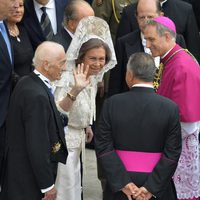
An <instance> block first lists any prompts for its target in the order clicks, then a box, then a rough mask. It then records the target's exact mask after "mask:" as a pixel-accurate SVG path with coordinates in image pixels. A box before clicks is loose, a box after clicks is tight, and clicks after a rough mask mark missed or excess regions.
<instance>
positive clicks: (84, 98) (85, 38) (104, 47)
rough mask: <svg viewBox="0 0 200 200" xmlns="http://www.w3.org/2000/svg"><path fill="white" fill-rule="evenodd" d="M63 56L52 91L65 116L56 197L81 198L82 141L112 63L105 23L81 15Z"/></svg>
mask: <svg viewBox="0 0 200 200" xmlns="http://www.w3.org/2000/svg"><path fill="white" fill-rule="evenodd" d="M66 56H67V70H66V71H65V72H64V73H63V75H62V79H61V80H60V81H59V82H57V83H55V86H56V90H55V93H54V94H55V95H54V96H55V99H56V102H57V106H58V109H59V111H60V112H62V113H65V114H67V116H68V118H69V121H68V127H67V128H66V130H65V132H66V135H65V139H66V143H67V148H68V153H69V155H68V158H67V163H66V165H64V164H62V165H59V166H58V173H57V179H56V188H57V191H58V192H57V200H64V199H65V200H81V192H82V189H81V174H80V153H81V151H82V155H83V156H82V157H83V159H82V160H83V161H84V157H85V156H84V148H85V141H86V142H90V141H91V140H92V137H93V133H92V129H91V127H90V125H91V124H92V123H93V121H94V120H95V110H96V109H95V97H96V93H97V83H98V82H101V81H102V78H103V75H104V73H105V72H107V71H108V70H110V69H111V68H113V67H114V66H115V65H116V57H115V52H114V48H113V44H112V39H111V35H110V31H109V27H108V25H107V23H106V22H105V21H104V20H102V19H100V18H97V17H93V16H91V17H86V18H83V19H82V20H81V21H80V22H79V25H78V27H77V29H76V32H75V34H74V37H73V40H72V42H71V44H70V47H69V49H68V51H67V55H66ZM81 63H82V64H81ZM77 64H79V65H78V68H77V67H76V66H77ZM75 69H76V70H75ZM83 166H84V164H83Z"/></svg>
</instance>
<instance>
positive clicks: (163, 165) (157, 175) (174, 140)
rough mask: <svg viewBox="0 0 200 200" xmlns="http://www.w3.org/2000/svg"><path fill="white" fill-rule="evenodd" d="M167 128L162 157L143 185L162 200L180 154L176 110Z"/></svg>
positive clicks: (179, 130) (179, 132) (179, 133)
mask: <svg viewBox="0 0 200 200" xmlns="http://www.w3.org/2000/svg"><path fill="white" fill-rule="evenodd" d="M168 127H169V128H168V134H167V136H166V140H165V145H164V150H163V155H162V157H161V159H160V160H159V162H158V163H157V165H156V166H155V168H154V170H153V172H152V173H151V174H150V175H149V176H148V179H147V180H146V182H145V184H144V187H145V188H146V189H147V190H148V191H150V192H151V193H152V194H153V195H155V196H156V197H158V198H159V199H160V198H161V199H162V195H163V193H164V192H165V191H163V188H167V185H168V184H169V182H170V180H171V178H172V176H173V174H174V172H175V170H176V167H177V164H178V160H179V157H180V153H181V143H182V140H181V127H180V122H179V111H178V108H176V109H175V110H174V112H172V115H171V118H170V120H169V125H168Z"/></svg>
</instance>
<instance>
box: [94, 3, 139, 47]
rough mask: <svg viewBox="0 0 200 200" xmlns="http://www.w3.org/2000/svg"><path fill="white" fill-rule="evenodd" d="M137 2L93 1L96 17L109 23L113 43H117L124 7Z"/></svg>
mask: <svg viewBox="0 0 200 200" xmlns="http://www.w3.org/2000/svg"><path fill="white" fill-rule="evenodd" d="M136 1H137V0H93V3H92V7H93V9H94V12H95V16H97V17H100V18H102V19H104V20H105V21H106V22H107V23H108V25H109V27H110V32H111V36H112V39H113V43H115V36H116V31H117V27H118V24H119V22H120V19H121V14H122V11H123V9H124V7H126V6H127V5H129V4H130V3H135V2H136Z"/></svg>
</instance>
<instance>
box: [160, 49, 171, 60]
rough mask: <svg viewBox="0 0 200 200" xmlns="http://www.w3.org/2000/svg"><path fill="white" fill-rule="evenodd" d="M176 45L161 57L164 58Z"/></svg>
mask: <svg viewBox="0 0 200 200" xmlns="http://www.w3.org/2000/svg"><path fill="white" fill-rule="evenodd" d="M173 48H174V47H172V48H171V49H170V50H169V51H167V53H165V54H164V56H162V57H161V59H163V58H164V57H165V56H166V55H167V54H168V53H169V52H170V51H171V50H172V49H173Z"/></svg>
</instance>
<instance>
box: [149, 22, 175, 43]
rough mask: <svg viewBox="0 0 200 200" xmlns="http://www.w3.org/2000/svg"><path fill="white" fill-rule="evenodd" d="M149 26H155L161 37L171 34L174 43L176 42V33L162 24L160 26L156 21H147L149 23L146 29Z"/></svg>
mask: <svg viewBox="0 0 200 200" xmlns="http://www.w3.org/2000/svg"><path fill="white" fill-rule="evenodd" d="M148 25H152V26H155V27H156V30H157V33H158V35H159V36H163V35H164V34H165V32H169V33H170V35H171V37H172V39H173V40H174V41H176V33H175V32H174V31H172V30H170V29H169V28H167V27H165V26H163V25H162V24H160V23H158V22H156V21H154V20H147V22H146V23H145V27H146V26H148Z"/></svg>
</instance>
